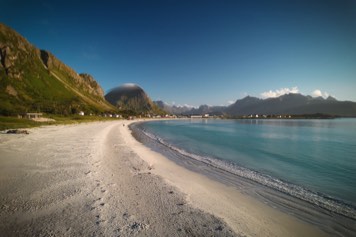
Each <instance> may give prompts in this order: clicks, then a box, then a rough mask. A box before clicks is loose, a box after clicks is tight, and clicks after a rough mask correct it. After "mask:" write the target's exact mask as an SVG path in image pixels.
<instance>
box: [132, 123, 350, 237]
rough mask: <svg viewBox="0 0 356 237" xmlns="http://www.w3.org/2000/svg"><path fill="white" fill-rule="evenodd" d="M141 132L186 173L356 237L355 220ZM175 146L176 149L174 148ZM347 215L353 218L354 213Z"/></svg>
mask: <svg viewBox="0 0 356 237" xmlns="http://www.w3.org/2000/svg"><path fill="white" fill-rule="evenodd" d="M142 129H143V127H142V126H141V125H140V123H136V124H133V126H132V130H133V131H134V136H135V137H136V139H137V140H138V141H140V142H141V143H143V144H145V146H147V147H149V148H150V149H152V150H154V151H156V152H158V153H160V154H162V155H163V156H165V157H166V158H168V159H169V160H171V161H173V162H174V163H176V164H177V165H179V166H182V167H184V168H185V169H188V170H190V171H192V172H195V173H200V174H202V175H204V176H206V177H207V178H209V179H211V180H214V181H216V182H218V183H222V184H223V185H225V186H229V187H233V188H235V189H236V190H238V191H239V192H241V193H243V194H245V195H247V196H251V197H253V198H254V199H256V200H257V201H259V202H261V203H263V204H265V205H268V206H269V207H271V208H273V209H277V210H279V211H281V212H283V213H287V214H288V215H292V216H293V217H295V218H297V219H298V220H300V221H302V222H304V223H307V224H311V225H313V226H314V227H316V228H319V229H320V230H322V231H323V232H325V233H327V234H328V235H330V236H353V235H354V234H355V233H356V226H355V220H354V219H353V218H352V217H347V214H346V213H345V215H343V213H342V211H341V210H336V211H338V212H333V211H330V210H328V209H325V208H323V206H320V205H315V204H314V203H312V202H311V203H310V202H308V201H305V200H303V199H300V198H298V197H296V196H293V195H290V194H289V193H285V192H281V191H280V190H278V189H273V188H271V187H269V186H266V185H263V184H261V183H258V182H256V181H254V180H253V179H252V180H251V179H248V178H245V177H244V176H240V175H237V174H235V173H234V172H230V170H229V169H228V170H225V169H224V168H220V166H215V165H214V164H215V163H214V162H213V161H210V160H208V161H209V162H204V160H202V161H201V160H200V159H201V158H199V160H197V159H195V158H194V154H189V153H188V154H187V155H185V154H186V152H185V151H182V152H180V150H178V151H176V150H175V149H176V147H175V145H174V144H167V143H166V142H165V141H160V138H156V137H155V135H154V134H148V135H146V133H145V132H144V131H142ZM172 146H173V148H171V147H172ZM211 162H212V163H211ZM340 205H346V206H343V208H350V209H345V210H350V211H352V208H353V207H352V206H347V204H345V203H340ZM342 210H344V209H342ZM348 214H352V212H350V213H348Z"/></svg>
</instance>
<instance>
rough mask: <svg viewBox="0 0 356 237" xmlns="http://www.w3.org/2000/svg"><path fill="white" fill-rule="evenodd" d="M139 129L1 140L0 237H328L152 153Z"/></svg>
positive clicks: (52, 131)
mask: <svg viewBox="0 0 356 237" xmlns="http://www.w3.org/2000/svg"><path fill="white" fill-rule="evenodd" d="M129 123H130V122H128V121H115V122H95V123H88V124H79V125H68V126H47V127H41V128H34V129H29V132H30V134H29V135H26V134H0V233H2V235H3V236H327V235H326V234H325V233H324V232H322V231H321V230H319V229H318V228H316V227H314V226H312V225H310V224H307V223H304V222H301V221H300V220H298V219H297V218H295V217H293V216H291V215H288V214H286V213H283V212H281V211H278V210H277V209H274V208H272V207H270V206H267V205H265V204H264V203H262V202H260V201H258V200H256V199H254V198H252V197H250V196H248V195H245V194H243V192H241V191H240V190H237V189H235V188H233V187H229V186H226V185H224V184H221V183H219V182H216V181H213V180H211V179H209V178H207V177H206V176H204V175H201V174H198V173H194V172H192V171H189V170H187V169H185V168H183V167H181V166H179V165H177V164H175V163H174V162H172V161H170V160H169V159H167V158H166V157H164V156H162V155H161V154H159V153H157V152H154V151H152V150H150V149H149V148H147V147H145V146H144V145H142V144H141V143H139V142H138V141H136V140H135V139H134V137H133V136H132V135H131V131H130V130H129V128H128V125H129Z"/></svg>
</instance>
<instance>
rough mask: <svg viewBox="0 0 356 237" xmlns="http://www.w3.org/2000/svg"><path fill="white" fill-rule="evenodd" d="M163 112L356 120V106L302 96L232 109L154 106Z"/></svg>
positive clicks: (247, 102) (250, 100)
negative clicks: (310, 115) (308, 115)
mask: <svg viewBox="0 0 356 237" xmlns="http://www.w3.org/2000/svg"><path fill="white" fill-rule="evenodd" d="M155 103H156V104H157V105H158V106H159V107H160V108H162V109H165V110H166V111H169V112H171V113H173V114H177V115H203V114H210V115H226V116H229V117H239V116H248V115H256V114H259V115H307V114H325V115H332V116H343V117H355V116H356V102H351V101H338V100H336V99H335V98H333V97H331V96H329V97H328V98H326V99H324V98H323V97H311V96H304V95H301V94H292V93H291V94H285V95H282V96H280V97H276V98H268V99H260V98H256V97H251V96H247V97H245V98H243V99H240V100H237V101H236V102H235V103H234V104H231V105H229V106H208V105H201V106H200V107H199V108H190V109H189V108H187V107H174V106H169V105H167V104H165V103H164V102H162V101H156V102H155Z"/></svg>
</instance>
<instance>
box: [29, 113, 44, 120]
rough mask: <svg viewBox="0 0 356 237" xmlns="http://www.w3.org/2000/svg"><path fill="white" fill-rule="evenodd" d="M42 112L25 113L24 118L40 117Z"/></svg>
mask: <svg viewBox="0 0 356 237" xmlns="http://www.w3.org/2000/svg"><path fill="white" fill-rule="evenodd" d="M42 115H43V114H42V113H26V118H28V119H38V118H42Z"/></svg>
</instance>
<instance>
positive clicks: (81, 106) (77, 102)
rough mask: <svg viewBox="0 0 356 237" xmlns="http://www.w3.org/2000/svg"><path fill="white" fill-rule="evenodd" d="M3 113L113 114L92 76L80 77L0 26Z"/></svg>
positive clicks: (0, 111)
mask: <svg viewBox="0 0 356 237" xmlns="http://www.w3.org/2000/svg"><path fill="white" fill-rule="evenodd" d="M0 100H1V103H0V114H14V113H18V112H26V111H34V110H40V111H43V112H51V113H65V114H68V113H73V112H76V111H77V110H87V111H93V112H100V111H110V110H113V109H114V107H113V106H111V105H110V104H109V103H107V102H106V101H105V98H104V91H103V89H102V88H101V87H100V85H99V84H98V83H97V82H96V81H95V79H94V78H93V77H92V76H90V75H89V74H86V73H83V74H78V73H77V72H75V71H74V70H73V69H72V68H70V67H69V66H67V65H66V64H64V63H63V62H61V61H60V60H59V59H57V58H56V57H55V56H54V55H53V54H51V53H50V52H48V51H46V50H39V49H37V48H36V47H34V46H33V45H32V44H30V43H29V42H28V41H27V40H26V39H25V38H24V37H22V36H21V35H20V34H18V33H17V32H15V31H14V30H12V29H11V28H9V27H7V26H5V25H4V24H1V23H0Z"/></svg>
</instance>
